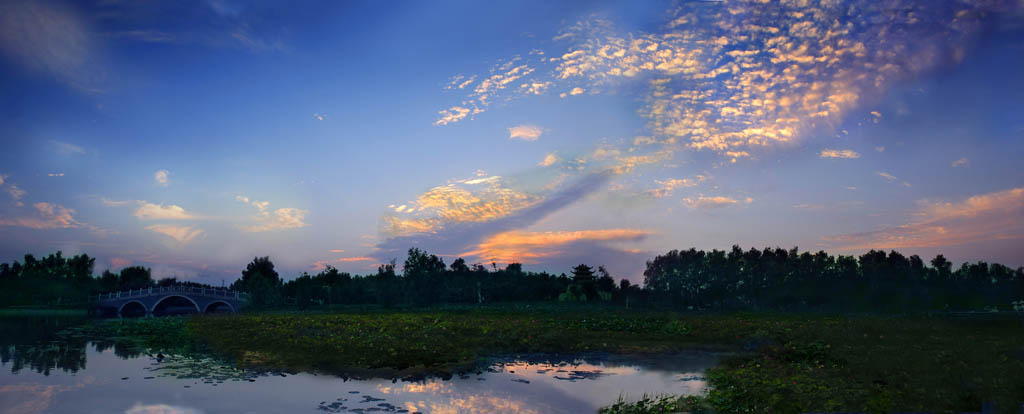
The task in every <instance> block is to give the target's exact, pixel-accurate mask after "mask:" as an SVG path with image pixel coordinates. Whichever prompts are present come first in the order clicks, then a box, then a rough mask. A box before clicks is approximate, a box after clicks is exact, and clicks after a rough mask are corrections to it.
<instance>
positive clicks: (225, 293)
mask: <svg viewBox="0 0 1024 414" xmlns="http://www.w3.org/2000/svg"><path fill="white" fill-rule="evenodd" d="M162 293H187V294H194V295H202V296H215V297H223V298H235V299H248V297H249V294H248V293H244V292H238V291H234V290H231V289H217V288H213V289H211V288H202V287H192V286H162V287H155V288H142V289H130V290H122V291H117V292H109V293H101V294H99V295H96V300H97V301H101V300H104V299H107V300H109V299H127V298H133V297H142V296H149V295H154V294H162Z"/></svg>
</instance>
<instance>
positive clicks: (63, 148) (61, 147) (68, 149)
mask: <svg viewBox="0 0 1024 414" xmlns="http://www.w3.org/2000/svg"><path fill="white" fill-rule="evenodd" d="M50 142H51V143H52V144H53V147H54V150H55V151H57V153H58V154H61V155H64V156H68V155H85V148H82V147H80V146H78V145H75V144H71V143H68V142H60V141H50Z"/></svg>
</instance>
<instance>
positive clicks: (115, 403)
mask: <svg viewBox="0 0 1024 414" xmlns="http://www.w3.org/2000/svg"><path fill="white" fill-rule="evenodd" d="M75 323H80V321H76V320H75V319H74V318H52V317H51V318H41V317H10V316H5V317H0V362H2V369H0V407H2V411H3V412H5V413H132V414H134V413H140V414H141V413H190V414H191V413H221V412H233V413H302V412H308V413H371V412H382V413H386V412H401V413H413V412H422V413H581V412H596V411H597V409H598V408H599V407H602V406H606V405H609V404H611V403H614V402H615V401H616V400H617V399H618V398H619V396H620V395H621V396H623V397H624V398H625V399H627V400H635V399H639V398H640V397H641V396H642V395H643V394H645V393H646V394H649V395H657V394H665V393H670V394H700V393H703V392H704V391H705V387H706V381H705V379H704V377H703V376H702V373H703V371H704V370H705V369H707V368H710V367H712V366H714V364H715V363H716V362H717V361H718V355H716V354H713V353H708V352H693V353H687V354H676V355H662V356H656V357H655V356H647V357H626V356H614V355H585V356H575V357H554V356H544V355H529V356H509V357H500V358H494V359H493V360H492V363H491V364H489V366H487V367H486V368H483V369H480V370H479V371H475V372H470V373H467V374H463V375H456V376H453V377H452V378H448V379H442V378H428V379H422V380H418V381H403V380H393V379H385V378H382V379H360V380H354V379H349V378H344V377H339V376H333V375H323V374H320V375H317V374H313V373H280V372H253V371H246V370H240V369H236V368H235V367H233V366H230V365H227V364H224V363H221V362H218V361H217V360H215V359H213V358H208V357H201V356H188V357H185V356H171V355H168V356H164V355H157V356H153V355H146V354H142V353H138V352H136V351H133V350H131V349H124V348H121V347H118V346H115V345H114V344H105V343H98V342H87V341H85V340H84V339H83V340H75V339H62V340H57V339H55V337H54V336H53V333H54V332H56V331H57V330H60V329H62V328H65V327H68V326H73V325H74V324H75Z"/></svg>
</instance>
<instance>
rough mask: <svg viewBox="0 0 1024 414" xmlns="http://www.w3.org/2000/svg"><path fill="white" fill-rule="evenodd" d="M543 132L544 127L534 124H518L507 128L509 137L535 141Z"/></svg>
mask: <svg viewBox="0 0 1024 414" xmlns="http://www.w3.org/2000/svg"><path fill="white" fill-rule="evenodd" d="M543 133H544V128H541V127H539V126H535V125H518V126H514V127H512V128H509V129H508V137H509V139H516V138H518V139H521V140H524V141H536V140H537V138H540V136H541V134H543Z"/></svg>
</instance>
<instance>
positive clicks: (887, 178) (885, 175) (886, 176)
mask: <svg viewBox="0 0 1024 414" xmlns="http://www.w3.org/2000/svg"><path fill="white" fill-rule="evenodd" d="M875 174H878V176H879V177H882V178H884V179H885V181H888V182H890V183H895V182H897V181H900V179H899V178H898V177H896V176H895V175H892V174H889V173H887V172H884V171H876V172H875ZM901 184H903V186H904V187H910V183H908V182H906V181H903V182H902V183H901Z"/></svg>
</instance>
